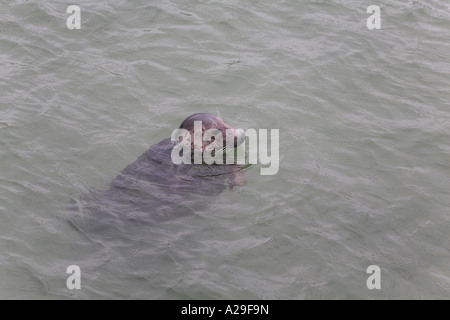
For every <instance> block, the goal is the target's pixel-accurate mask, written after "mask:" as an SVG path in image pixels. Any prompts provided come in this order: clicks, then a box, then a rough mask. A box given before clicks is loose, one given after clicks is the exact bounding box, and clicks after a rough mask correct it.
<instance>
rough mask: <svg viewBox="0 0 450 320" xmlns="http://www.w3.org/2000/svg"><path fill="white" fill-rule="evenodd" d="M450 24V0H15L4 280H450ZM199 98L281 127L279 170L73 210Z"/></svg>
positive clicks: (36, 295) (101, 287) (358, 291)
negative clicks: (112, 230) (75, 14)
mask: <svg viewBox="0 0 450 320" xmlns="http://www.w3.org/2000/svg"><path fill="white" fill-rule="evenodd" d="M69 5H78V6H79V7H80V10H81V21H80V22H81V25H80V26H81V29H79V30H77V29H73V30H71V29H69V28H68V27H67V20H68V18H69V17H70V16H71V14H72V13H67V11H66V10H67V8H68V6H69ZM370 5H378V6H379V7H380V9H381V12H380V17H381V29H373V30H371V29H369V28H368V27H367V19H368V18H369V17H370V16H371V15H372V13H367V8H368V7H369V6H370ZM449 41H450V3H449V2H448V1H447V0H426V1H425V0H398V1H385V0H383V1H378V0H370V1H365V0H364V1H356V0H336V1H331V0H320V1H319V0H311V1H303V0H299V1H294V0H289V1H288V0H284V1H283V0H281V1H270V0H249V1H238V0H228V1H213V0H209V1H208V0H190V1H181V0H164V1H144V0H134V1H124V0H114V1H112V0H102V1H87V0H76V1H72V0H71V1H65V0H63V1H59V0H58V1H46V0H44V1H23V0H8V1H6V0H1V1H0V298H2V299H450V240H449V238H450V102H449V101H450V86H449V85H450V55H449V52H450V42H449ZM197 112H207V113H211V114H214V115H220V116H221V118H223V119H224V120H225V122H227V123H228V124H229V125H231V126H233V127H236V128H243V129H250V128H253V129H255V130H259V129H269V130H270V129H279V130H280V131H279V132H280V143H279V153H280V168H279V172H278V173H277V174H276V175H267V176H263V175H261V174H260V169H261V168H262V167H264V165H262V164H256V165H253V166H251V167H250V168H247V169H246V170H245V178H246V184H245V185H244V186H242V187H239V188H237V189H235V190H233V191H230V190H229V189H226V190H224V191H223V192H222V193H221V194H220V195H219V196H217V197H214V199H209V197H208V195H206V194H205V199H208V201H209V200H211V201H209V202H208V204H207V206H206V208H205V209H203V210H199V211H197V212H195V213H193V214H188V215H186V216H183V217H179V218H175V219H167V220H164V221H160V222H158V223H153V224H151V225H141V226H139V228H136V225H133V226H130V227H129V228H128V227H127V226H126V225H125V226H123V228H122V229H121V232H117V234H108V236H103V235H102V234H101V233H98V234H89V233H87V232H81V231H80V230H77V229H75V228H73V227H72V225H71V224H70V223H68V220H69V217H70V215H71V211H70V210H69V209H68V208H69V207H70V206H69V204H70V203H74V202H75V203H77V201H80V200H79V199H82V197H83V196H84V195H86V194H88V193H89V192H90V191H92V190H106V189H108V187H109V184H110V182H111V181H112V179H114V178H115V177H116V176H117V174H118V173H119V172H120V171H121V170H122V169H123V168H125V167H126V166H127V165H128V164H130V163H132V162H134V161H135V160H136V159H137V158H138V157H139V156H140V155H141V154H142V153H144V152H145V151H146V150H148V148H149V146H151V145H154V144H156V143H158V142H159V141H161V140H163V139H166V138H168V137H170V135H171V133H172V131H173V130H174V129H175V128H177V127H178V126H179V125H180V123H181V122H182V121H183V120H184V119H185V118H186V117H187V116H189V115H190V114H193V113H197ZM170 196H171V195H168V197H170ZM77 214H80V213H79V212H78V213H77ZM81 214H82V213H81ZM126 214H127V213H126V212H124V215H126ZM148 214H149V215H151V214H152V212H148ZM72 265H76V266H79V267H80V270H81V289H80V290H76V289H75V290H70V289H69V288H68V287H67V285H66V284H67V279H68V277H69V276H70V274H68V273H67V272H66V271H67V268H68V267H69V266H72ZM372 265H376V266H378V267H379V268H380V284H381V287H380V289H373V290H369V289H368V286H367V281H368V278H369V277H371V274H368V273H367V269H368V267H369V266H372ZM373 279H374V278H372V280H373ZM369 280H370V279H369ZM374 281H375V280H374ZM369 282H370V281H369ZM372 283H374V282H372Z"/></svg>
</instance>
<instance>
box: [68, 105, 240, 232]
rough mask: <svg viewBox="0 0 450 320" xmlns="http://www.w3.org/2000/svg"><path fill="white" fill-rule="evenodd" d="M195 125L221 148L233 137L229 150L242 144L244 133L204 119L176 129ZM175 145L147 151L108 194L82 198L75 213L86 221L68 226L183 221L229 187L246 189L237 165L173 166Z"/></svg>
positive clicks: (188, 121) (201, 115) (205, 116)
mask: <svg viewBox="0 0 450 320" xmlns="http://www.w3.org/2000/svg"><path fill="white" fill-rule="evenodd" d="M196 121H201V123H202V126H203V128H202V129H203V131H204V130H207V129H218V130H220V132H221V133H222V135H223V139H224V141H223V142H224V143H226V135H227V134H233V135H234V137H232V138H233V141H234V146H233V147H236V146H238V145H239V144H240V143H242V142H243V141H244V139H245V136H244V134H243V131H237V130H234V129H232V128H231V127H230V126H228V125H227V124H225V122H224V121H223V120H221V119H220V118H217V117H215V116H213V115H210V114H206V113H199V114H194V115H192V116H190V117H188V118H186V119H185V120H184V121H183V122H182V123H181V125H180V129H185V130H187V131H188V132H190V133H193V129H194V123H195V122H196ZM178 143H179V142H177V141H172V139H171V138H168V139H165V140H163V141H161V142H159V143H157V144H155V145H153V146H151V147H150V148H149V149H148V150H147V151H146V152H145V153H144V154H142V155H141V156H140V157H139V158H138V159H137V160H136V161H135V162H133V163H132V164H130V165H128V166H127V167H126V168H125V169H124V170H123V171H122V172H120V174H119V175H118V176H117V177H116V178H115V179H113V180H112V182H111V184H110V188H109V189H108V190H102V191H97V190H95V191H91V192H90V193H89V194H87V195H85V196H83V197H82V198H81V199H80V201H78V203H77V207H78V209H81V213H82V216H83V215H84V218H83V219H73V220H72V224H74V225H76V226H77V227H78V228H88V229H92V228H95V229H97V228H103V227H106V225H108V224H109V223H110V222H111V223H117V221H116V220H121V221H123V219H124V218H125V220H132V221H135V222H140V223H142V222H143V223H145V222H149V223H152V222H155V221H158V220H164V219H168V218H173V217H180V216H185V215H189V214H193V213H195V212H196V211H198V210H203V209H205V208H206V207H207V206H208V205H209V204H210V202H211V201H212V200H213V199H214V197H216V196H218V195H219V194H220V193H221V192H222V191H223V190H225V188H226V187H227V186H229V187H230V189H233V188H234V187H235V186H240V185H242V184H243V183H244V180H245V179H244V178H243V173H242V171H241V170H242V166H240V165H237V164H212V165H207V164H205V163H202V164H185V163H182V164H174V162H173V161H172V157H171V155H172V150H173V148H174V147H175V146H176V145H177V144H178ZM224 145H225V144H224ZM203 147H205V146H203ZM227 147H230V146H227ZM85 213H86V214H85ZM93 221H95V227H93V225H94V223H92V222H93ZM88 225H91V226H88Z"/></svg>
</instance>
